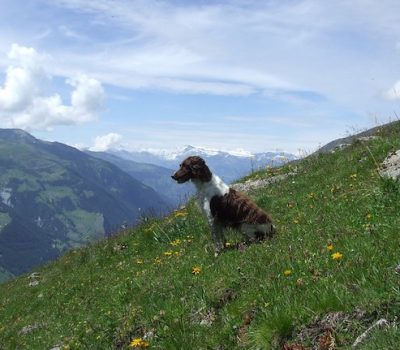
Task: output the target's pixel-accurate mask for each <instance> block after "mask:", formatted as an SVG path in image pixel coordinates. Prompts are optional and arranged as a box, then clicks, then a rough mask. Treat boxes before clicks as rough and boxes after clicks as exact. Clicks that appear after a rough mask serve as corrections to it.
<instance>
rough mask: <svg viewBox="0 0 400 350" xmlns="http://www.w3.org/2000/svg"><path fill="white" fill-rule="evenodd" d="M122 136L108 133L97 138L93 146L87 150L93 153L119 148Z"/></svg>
mask: <svg viewBox="0 0 400 350" xmlns="http://www.w3.org/2000/svg"><path fill="white" fill-rule="evenodd" d="M121 139H122V136H121V135H120V134H116V133H113V132H111V133H109V134H107V135H103V136H97V137H96V138H95V140H94V145H93V146H92V147H90V148H89V150H91V151H94V152H105V151H108V150H109V149H113V148H119V147H120V146H121Z"/></svg>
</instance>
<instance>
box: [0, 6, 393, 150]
mask: <svg viewBox="0 0 400 350" xmlns="http://www.w3.org/2000/svg"><path fill="white" fill-rule="evenodd" d="M399 23H400V2H399V1H394V0H393V1H388V0H383V1H379V2H378V1H372V0H371V1H370V0H354V1H341V0H337V1H330V2H327V1H318V0H298V1H296V0H287V1H284V0H280V1H278V0H274V1H268V0H266V1H251V0H232V1H155V0H141V1H136V0H126V1H122V0H121V1H118V0H115V1H111V0H52V1H50V0H49V1H45V0H32V1H26V0H25V1H22V0H12V1H11V0H3V1H1V3H0V32H1V33H2V34H1V36H0V127H19V128H23V129H26V130H28V131H30V132H32V133H33V134H34V135H35V136H37V137H40V138H43V139H47V140H57V141H60V142H65V143H68V144H71V145H76V146H80V147H92V148H93V149H99V150H100V149H107V148H109V147H123V148H127V149H143V148H144V149H147V148H152V149H172V148H176V147H182V146H184V145H187V144H192V145H194V146H203V147H210V148H218V149H224V150H233V149H244V150H247V151H251V152H263V151H268V150H276V149H279V150H286V151H289V152H293V153H297V152H298V151H299V150H302V151H306V152H310V151H313V150H315V149H316V148H317V147H318V146H319V145H322V144H324V143H326V142H329V141H330V140H332V139H334V138H337V137H342V136H345V135H347V134H348V133H351V132H354V131H357V130H362V129H364V128H367V127H372V126H375V125H376V124H377V123H378V122H379V123H382V122H386V121H389V120H393V119H396V118H397V115H400V25H399Z"/></svg>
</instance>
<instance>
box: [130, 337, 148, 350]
mask: <svg viewBox="0 0 400 350" xmlns="http://www.w3.org/2000/svg"><path fill="white" fill-rule="evenodd" d="M149 345H150V344H149V343H148V342H147V341H145V340H143V339H142V338H135V339H133V340H132V341H131V343H130V344H129V346H130V347H131V348H148V347H149Z"/></svg>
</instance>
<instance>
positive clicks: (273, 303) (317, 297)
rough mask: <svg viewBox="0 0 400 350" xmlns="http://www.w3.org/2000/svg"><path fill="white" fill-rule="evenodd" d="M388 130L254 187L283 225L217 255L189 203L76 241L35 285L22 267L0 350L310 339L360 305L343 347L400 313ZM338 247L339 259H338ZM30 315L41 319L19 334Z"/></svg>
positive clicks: (394, 135) (392, 345)
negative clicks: (103, 237)
mask: <svg viewBox="0 0 400 350" xmlns="http://www.w3.org/2000/svg"><path fill="white" fill-rule="evenodd" d="M380 135H381V137H380V138H378V139H376V140H373V141H370V142H369V143H367V144H365V143H360V142H358V143H357V142H356V143H355V144H353V145H352V146H350V147H349V148H347V149H345V150H343V151H340V152H337V153H334V154H327V155H319V156H318V157H310V158H307V159H305V160H303V161H301V162H300V163H298V164H297V165H296V167H297V172H298V173H297V175H295V176H291V177H289V178H288V179H286V180H285V181H283V182H281V183H277V184H273V185H270V186H268V187H267V188H264V189H261V190H258V191H255V192H254V193H252V197H253V198H254V199H255V200H256V201H257V203H258V204H259V205H260V206H262V207H264V208H265V209H267V210H268V211H269V212H271V213H272V215H273V217H274V218H275V221H276V224H277V228H278V231H279V233H278V235H277V236H275V237H274V238H273V239H271V240H269V241H267V242H264V243H262V244H254V245H252V246H250V247H249V248H248V249H245V250H235V249H229V250H227V251H226V252H224V253H223V254H222V255H221V256H219V257H218V258H214V257H213V253H212V243H211V240H210V235H209V232H208V229H207V226H206V223H205V221H204V219H203V218H202V216H201V215H200V214H199V211H198V209H197V208H196V206H195V205H193V203H191V204H189V205H188V206H187V208H186V209H185V210H184V211H182V212H179V214H176V213H175V215H171V216H170V217H167V218H165V219H163V220H157V221H156V220H148V221H145V222H144V223H143V225H141V226H140V227H139V228H137V229H135V230H134V231H131V232H127V233H125V234H121V235H118V236H116V237H114V238H112V239H110V240H107V241H101V242H99V243H97V244H95V245H92V246H90V247H88V248H85V249H81V250H75V251H71V252H70V253H68V254H67V255H66V256H64V257H63V258H61V259H60V260H58V261H56V262H55V263H52V264H50V265H48V266H46V267H44V268H42V269H41V270H40V273H41V277H40V278H39V280H40V284H39V285H38V286H35V287H29V286H28V283H29V279H27V277H26V276H25V277H20V278H17V279H15V280H12V281H10V282H8V283H6V284H5V285H2V286H0V349H2V347H3V348H4V349H22V348H29V349H50V348H51V347H52V346H55V345H60V346H61V345H62V346H65V347H66V348H70V349H86V348H87V349H112V348H118V349H124V348H128V344H129V342H130V341H131V340H132V339H134V338H138V337H143V336H144V335H145V334H146V333H147V335H149V334H151V332H152V333H153V334H154V336H153V337H152V338H151V339H150V340H149V342H150V347H151V348H152V349H236V348H244V349H270V348H272V349H275V348H280V347H282V346H283V344H284V343H286V347H287V348H289V347H288V346H289V345H290V344H294V343H297V344H298V343H302V345H304V346H310V345H311V344H312V343H313V342H314V343H315V342H317V343H318V336H319V335H320V334H317V335H315V334H314V336H309V337H307V336H306V337H303V338H302V339H300V338H299V336H298V334H299V332H300V331H301V329H302V328H303V327H304V325H310V324H312V323H313V322H314V321H315V319H316V316H320V317H324V315H327V314H328V313H330V312H332V311H343V312H345V313H346V314H347V315H351V314H352V313H353V312H354V310H360V309H361V310H364V311H365V312H366V315H367V316H365V317H364V318H361V319H357V320H356V319H354V320H352V319H350V320H349V321H348V322H347V323H346V324H345V326H343V324H342V325H340V326H339V327H336V328H335V329H333V337H334V339H335V343H336V346H337V347H338V348H346V347H349V346H350V345H351V344H352V342H353V341H354V340H355V338H356V337H357V336H358V335H359V334H361V333H362V332H363V331H364V330H365V329H366V328H367V327H368V326H369V325H370V324H371V322H373V321H374V320H377V319H378V318H381V317H386V318H387V319H389V320H393V319H394V317H395V315H396V314H399V312H400V290H399V285H400V277H399V275H397V274H396V273H395V267H396V265H397V264H398V263H399V260H400V257H399V248H400V247H399V245H400V238H399V231H398V228H399V227H400V215H399V210H400V190H399V186H398V185H396V184H394V183H392V182H390V181H383V180H382V179H380V178H379V176H378V175H377V172H376V168H377V164H378V163H379V162H381V161H382V160H383V159H384V158H385V156H386V155H387V154H388V152H389V151H391V150H394V149H399V148H400V137H399V135H400V125H399V124H396V125H394V126H391V128H390V129H389V130H383V131H381V132H380ZM292 167H294V166H292ZM292 170H293V169H291V166H286V167H283V168H281V169H279V170H277V171H278V172H279V173H285V172H289V171H292ZM269 175H270V174H267V173H262V172H260V173H257V174H254V175H252V177H265V176H269ZM230 238H231V240H233V241H235V240H236V241H238V240H239V239H240V237H239V236H238V235H235V234H233V233H232V234H231V235H230ZM329 243H332V245H333V247H334V249H333V251H328V250H327V245H328V244H329ZM125 245H126V248H125ZM334 252H340V253H342V254H343V257H342V259H341V260H339V261H335V260H333V259H332V257H331V254H332V253H334ZM170 253H172V255H170ZM194 266H199V267H200V268H201V272H200V273H199V274H197V275H194V274H192V268H193V267H194ZM285 270H290V271H291V274H290V275H289V276H285V275H284V274H283V272H284V271H285ZM208 323H212V324H211V325H207V324H208ZM29 325H30V326H34V327H36V329H34V330H32V331H30V332H28V333H27V334H24V335H21V334H19V332H20V331H21V330H22V329H23V327H26V326H29ZM322 331H323V330H321V332H322ZM399 341H400V335H399V332H396V329H395V328H390V329H388V330H382V331H377V332H375V333H373V334H372V335H371V337H370V338H369V340H368V341H366V342H365V343H362V344H361V346H360V347H359V348H360V349H378V348H382V349H383V348H384V349H396V346H397V344H398V343H399Z"/></svg>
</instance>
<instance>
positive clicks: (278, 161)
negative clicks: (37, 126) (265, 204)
mask: <svg viewBox="0 0 400 350" xmlns="http://www.w3.org/2000/svg"><path fill="white" fill-rule="evenodd" d="M108 153H111V154H113V155H116V156H118V157H119V158H123V159H127V160H131V161H134V162H140V163H151V164H155V165H158V166H161V167H165V168H169V169H176V168H177V167H178V166H179V164H180V163H181V162H182V161H183V160H184V159H185V158H186V157H188V156H193V155H197V156H200V157H202V158H203V159H204V160H205V161H206V162H207V164H208V165H209V167H210V168H211V170H212V171H213V172H215V173H217V174H218V175H219V176H220V177H221V178H222V179H223V180H224V181H226V182H228V183H230V182H232V181H235V180H237V179H239V178H241V177H243V176H245V175H248V174H249V173H250V172H252V171H257V170H259V169H262V168H265V167H267V166H279V165H282V164H284V163H287V162H288V161H291V160H294V159H297V157H296V156H295V155H293V154H291V153H287V152H264V153H254V154H253V153H249V152H245V151H236V152H235V151H233V152H232V151H229V152H228V151H221V150H215V149H209V148H204V147H194V146H190V145H189V146H186V147H184V148H182V149H179V150H176V151H172V152H168V151H152V150H145V151H126V150H110V151H108Z"/></svg>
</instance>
